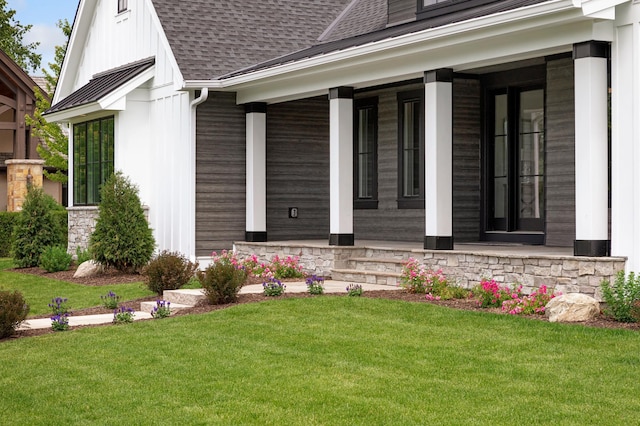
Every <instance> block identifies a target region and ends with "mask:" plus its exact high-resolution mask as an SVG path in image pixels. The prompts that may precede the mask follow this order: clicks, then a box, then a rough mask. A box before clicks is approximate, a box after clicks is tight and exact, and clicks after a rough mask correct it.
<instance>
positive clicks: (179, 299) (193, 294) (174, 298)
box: [154, 288, 207, 306]
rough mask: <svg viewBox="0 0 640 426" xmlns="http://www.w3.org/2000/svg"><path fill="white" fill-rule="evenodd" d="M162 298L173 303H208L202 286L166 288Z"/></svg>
mask: <svg viewBox="0 0 640 426" xmlns="http://www.w3.org/2000/svg"><path fill="white" fill-rule="evenodd" d="M162 298H163V299H164V300H166V301H167V302H171V305H174V304H180V305H188V306H199V305H203V304H205V303H207V297H206V296H205V295H204V293H203V291H202V289H201V288H195V289H180V290H165V291H164V292H163V293H162ZM154 303H155V302H154Z"/></svg>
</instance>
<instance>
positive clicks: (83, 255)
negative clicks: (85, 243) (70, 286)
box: [76, 246, 93, 265]
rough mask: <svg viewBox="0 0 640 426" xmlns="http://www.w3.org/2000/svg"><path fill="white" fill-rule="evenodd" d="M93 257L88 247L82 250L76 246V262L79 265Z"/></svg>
mask: <svg viewBox="0 0 640 426" xmlns="http://www.w3.org/2000/svg"><path fill="white" fill-rule="evenodd" d="M91 259H93V255H92V254H91V251H90V250H89V249H87V250H83V249H81V248H80V246H78V247H76V264H77V265H81V264H83V263H84V262H86V261H87V260H91Z"/></svg>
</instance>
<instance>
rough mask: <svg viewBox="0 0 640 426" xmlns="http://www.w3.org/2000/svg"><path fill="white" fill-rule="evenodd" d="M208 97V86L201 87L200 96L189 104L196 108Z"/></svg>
mask: <svg viewBox="0 0 640 426" xmlns="http://www.w3.org/2000/svg"><path fill="white" fill-rule="evenodd" d="M208 98H209V88H208V87H203V88H202V89H201V91H200V96H198V97H197V98H195V99H194V100H192V101H191V103H190V104H189V105H190V106H191V108H196V107H197V106H198V105H200V104H201V103H203V102H205V101H206V100H207V99H208Z"/></svg>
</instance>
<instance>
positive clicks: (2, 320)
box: [0, 290, 29, 339]
mask: <svg viewBox="0 0 640 426" xmlns="http://www.w3.org/2000/svg"><path fill="white" fill-rule="evenodd" d="M28 313H29V305H27V304H26V302H25V300H24V297H23V296H22V293H20V292H19V291H17V290H14V291H0V339H1V338H4V337H9V336H11V335H13V334H14V333H15V331H16V328H18V326H19V325H20V323H21V322H22V321H24V320H25V318H27V314H28Z"/></svg>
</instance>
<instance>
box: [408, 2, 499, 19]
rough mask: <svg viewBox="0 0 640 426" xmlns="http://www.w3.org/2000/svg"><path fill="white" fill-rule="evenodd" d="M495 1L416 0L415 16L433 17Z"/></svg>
mask: <svg viewBox="0 0 640 426" xmlns="http://www.w3.org/2000/svg"><path fill="white" fill-rule="evenodd" d="M495 2H496V0H418V10H417V13H416V17H417V19H425V18H435V17H438V16H442V15H446V14H448V13H453V12H459V11H462V10H466V9H472V8H474V7H478V6H483V5H486V4H489V3H495Z"/></svg>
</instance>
